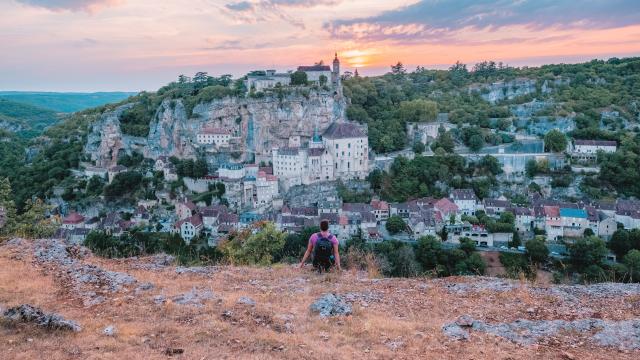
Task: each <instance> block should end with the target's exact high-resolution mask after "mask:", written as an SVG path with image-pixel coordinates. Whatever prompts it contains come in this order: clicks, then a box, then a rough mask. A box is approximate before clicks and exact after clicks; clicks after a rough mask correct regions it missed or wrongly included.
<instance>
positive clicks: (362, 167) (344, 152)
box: [322, 122, 369, 180]
mask: <svg viewBox="0 0 640 360" xmlns="http://www.w3.org/2000/svg"><path fill="white" fill-rule="evenodd" d="M322 141H323V143H324V148H325V149H326V152H327V153H328V155H330V156H331V159H332V160H333V176H334V177H335V178H336V179H346V180H348V179H364V178H366V177H367V175H369V138H368V137H367V134H366V132H365V131H364V130H363V128H362V127H360V125H358V124H355V123H346V122H344V123H340V122H334V123H332V124H331V125H329V127H328V128H327V130H325V132H324V134H323V135H322Z"/></svg>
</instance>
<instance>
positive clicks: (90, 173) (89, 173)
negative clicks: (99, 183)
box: [84, 166, 108, 179]
mask: <svg viewBox="0 0 640 360" xmlns="http://www.w3.org/2000/svg"><path fill="white" fill-rule="evenodd" d="M107 173H108V170H107V169H105V168H101V167H97V166H87V167H86V168H85V169H84V175H85V176H86V177H89V178H91V177H94V176H97V177H99V178H101V179H106V178H107Z"/></svg>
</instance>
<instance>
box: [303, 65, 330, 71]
mask: <svg viewBox="0 0 640 360" xmlns="http://www.w3.org/2000/svg"><path fill="white" fill-rule="evenodd" d="M298 71H331V68H330V67H329V65H312V66H298Z"/></svg>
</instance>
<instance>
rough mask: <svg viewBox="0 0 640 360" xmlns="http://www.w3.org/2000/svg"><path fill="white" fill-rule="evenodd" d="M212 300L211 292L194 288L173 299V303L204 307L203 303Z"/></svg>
mask: <svg viewBox="0 0 640 360" xmlns="http://www.w3.org/2000/svg"><path fill="white" fill-rule="evenodd" d="M210 299H213V292H211V290H208V289H205V290H198V289H197V288H193V289H191V291H189V292H186V293H184V294H180V295H176V296H174V297H172V298H171V301H172V302H174V303H176V304H180V305H193V306H202V302H204V301H206V300H210Z"/></svg>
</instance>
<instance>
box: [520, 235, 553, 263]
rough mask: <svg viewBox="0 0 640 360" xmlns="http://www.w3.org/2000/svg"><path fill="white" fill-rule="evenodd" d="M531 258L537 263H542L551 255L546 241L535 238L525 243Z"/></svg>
mask: <svg viewBox="0 0 640 360" xmlns="http://www.w3.org/2000/svg"><path fill="white" fill-rule="evenodd" d="M524 246H525V248H526V251H527V256H529V260H530V261H531V262H533V263H535V264H542V263H544V262H546V261H547V259H548V257H549V248H547V245H546V244H545V243H544V241H542V240H539V239H535V240H529V241H527V242H526V243H525V244H524Z"/></svg>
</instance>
